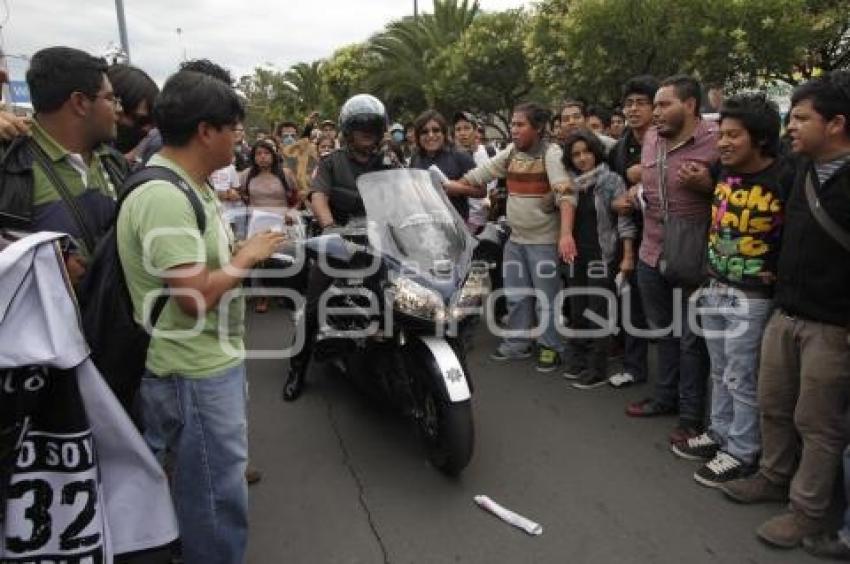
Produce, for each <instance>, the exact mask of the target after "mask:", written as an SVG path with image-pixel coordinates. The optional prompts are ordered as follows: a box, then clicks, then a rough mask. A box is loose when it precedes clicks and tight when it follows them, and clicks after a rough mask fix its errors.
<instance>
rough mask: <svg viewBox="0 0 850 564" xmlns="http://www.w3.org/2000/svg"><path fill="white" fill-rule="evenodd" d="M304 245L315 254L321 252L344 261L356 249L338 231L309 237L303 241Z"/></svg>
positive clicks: (349, 257)
mask: <svg viewBox="0 0 850 564" xmlns="http://www.w3.org/2000/svg"><path fill="white" fill-rule="evenodd" d="M304 247H305V248H306V249H307V250H308V251H311V252H313V253H315V254H317V255H318V254H322V255H326V256H328V257H330V258H333V259H336V260H341V261H345V262H349V261H351V259H352V258H353V257H354V253H355V251H356V249H354V248H352V247H353V245H351V243H349V242H348V241H346V240H345V239H343V238H342V236H340V235H339V233H330V234H328V235H319V236H318V237H311V238H309V239H306V240H305V241H304Z"/></svg>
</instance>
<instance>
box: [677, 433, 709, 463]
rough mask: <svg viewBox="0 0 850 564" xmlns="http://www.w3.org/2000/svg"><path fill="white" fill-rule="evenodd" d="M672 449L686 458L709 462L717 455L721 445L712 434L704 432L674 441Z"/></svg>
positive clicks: (679, 455)
mask: <svg viewBox="0 0 850 564" xmlns="http://www.w3.org/2000/svg"><path fill="white" fill-rule="evenodd" d="M670 450H672V451H673V454H675V455H676V456H678V457H679V458H684V459H685V460H699V461H702V462H708V461H709V460H712V459H713V458H714V457H715V455H717V451H718V450H720V445H719V444H718V443H717V441H715V440H714V438H713V437H712V436H711V435H709V434H708V433H702V434H699V435H697V436H696V437H691V438H690V439H687V440H685V441H682V442H678V443H672V444H671V445H670Z"/></svg>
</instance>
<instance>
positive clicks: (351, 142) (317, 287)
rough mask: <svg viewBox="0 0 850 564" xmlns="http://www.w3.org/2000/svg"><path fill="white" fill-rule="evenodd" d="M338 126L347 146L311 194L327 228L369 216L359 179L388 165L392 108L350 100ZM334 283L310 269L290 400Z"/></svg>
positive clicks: (366, 98) (322, 171)
mask: <svg viewBox="0 0 850 564" xmlns="http://www.w3.org/2000/svg"><path fill="white" fill-rule="evenodd" d="M339 129H340V132H341V133H342V137H343V140H344V142H345V146H344V148H343V149H342V150H340V151H334V152H333V153H331V154H330V155H328V156H327V157H325V158H324V159H322V160H321V161H320V162H319V166H318V168H317V169H316V175H315V177H314V178H313V181H312V185H311V188H310V193H309V195H308V196H307V199H308V200H309V201H310V205H311V207H312V208H313V215H314V216H315V218H316V221H317V222H318V224H319V227H321V228H322V229H323V230H326V229H331V228H333V227H335V226H337V225H345V224H346V223H347V222H348V220H349V219H351V218H352V217H357V216H362V215H364V214H365V210H364V208H363V200H362V198H361V197H360V193H359V192H358V190H357V178H358V177H359V176H360V175H361V174H365V173H367V172H373V171H377V170H383V169H386V168H388V165H387V164H385V162H384V155H383V154H382V153H381V152H380V151H379V147H380V144H381V141H382V140H383V139H384V134H385V132H386V130H387V112H386V110H385V108H384V104H383V103H381V101H380V100H378V99H377V98H375V97H374V96H370V95H368V94H358V95H356V96H353V97H352V98H350V99H349V100H348V101H346V102H345V104H343V106H342V109H341V110H340V112H339ZM332 281H333V279H332V278H331V277H330V276H329V275H328V274H326V273H325V272H323V271H322V268H321V267H320V265H318V264H316V265H314V266H313V267H312V268H311V269H310V273H309V278H308V281H307V290H306V292H305V294H306V301H307V303H306V308H305V309H306V311H305V312H304V316H303V319H304V323H305V330H304V335H305V338H304V345H303V346H302V347H301V350H300V351H298V353H297V354H296V355H295V356H293V357H292V359H291V360H290V363H289V375H288V377H287V379H286V383H285V384H284V387H283V399H284V400H285V401H294V400H296V399H297V398H298V396H300V395H301V391H302V389H303V388H304V378H305V376H306V374H307V367H308V365H309V363H310V357H311V355H312V354H313V341H314V340H315V337H316V332H317V331H318V328H319V320H318V307H319V301H320V300H321V297H322V294H323V293H324V291H325V290H326V289H327V288H328V287H329V286H330V284H331V282H332Z"/></svg>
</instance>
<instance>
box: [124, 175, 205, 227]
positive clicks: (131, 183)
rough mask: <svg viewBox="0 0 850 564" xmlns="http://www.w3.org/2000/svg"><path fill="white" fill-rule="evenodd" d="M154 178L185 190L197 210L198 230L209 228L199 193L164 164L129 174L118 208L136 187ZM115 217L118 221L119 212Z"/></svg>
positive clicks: (193, 207) (187, 197)
mask: <svg viewBox="0 0 850 564" xmlns="http://www.w3.org/2000/svg"><path fill="white" fill-rule="evenodd" d="M154 180H161V181H163V182H168V183H169V184H171V185H172V186H174V187H175V188H177V189H178V190H180V191H181V192H183V195H184V196H186V199H187V200H189V204H190V205H191V206H192V211H194V212H195V221H196V222H197V224H198V231H200V232H201V233H202V234H203V233H204V232H205V231H206V229H207V215H206V213H205V212H204V205H203V204H202V203H201V200H200V198H198V194H197V193H196V192H195V190H194V189H193V188H192V187H191V186H189V183H188V182H186V181H185V180H184V179H183V177H182V176H180V175H179V174H177V173H176V172H174V171H173V170H171V169H170V168H167V167H164V166H146V167H144V168H141V169H139V170H137V171H136V172H134V173H132V174H131V175H130V176H128V177H127V178H126V179H125V180H124V184H123V185H122V186H121V195H120V197H119V198H118V209H119V210H120V209H121V205H122V204H123V203H124V200H126V199H127V196H129V195H130V194H131V193H132V192H133V191H134V190H135V189H136V188H138V187H139V186H141V185H143V184H146V183H148V182H151V181H154ZM115 217H116V221H117V218H118V214H117V213H116V214H115Z"/></svg>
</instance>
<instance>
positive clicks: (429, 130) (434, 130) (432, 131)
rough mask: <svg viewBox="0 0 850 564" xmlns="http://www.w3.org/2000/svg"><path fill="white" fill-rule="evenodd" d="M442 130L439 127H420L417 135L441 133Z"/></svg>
mask: <svg viewBox="0 0 850 564" xmlns="http://www.w3.org/2000/svg"><path fill="white" fill-rule="evenodd" d="M442 132H443V130H442V129H440V128H439V127H429V128H427V129H420V130H419V135H428V134H429V133H430V134H432V135H437V134H438V133H442Z"/></svg>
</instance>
